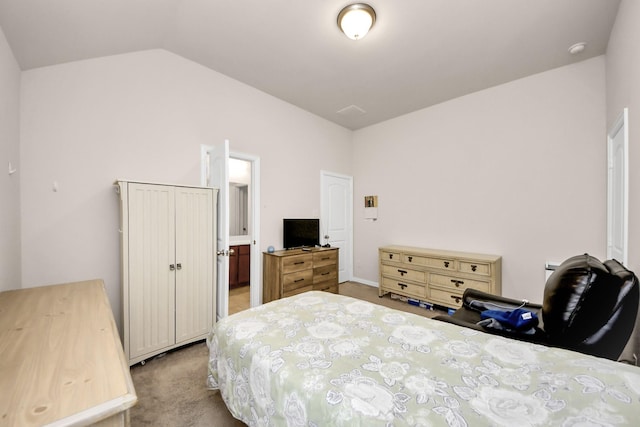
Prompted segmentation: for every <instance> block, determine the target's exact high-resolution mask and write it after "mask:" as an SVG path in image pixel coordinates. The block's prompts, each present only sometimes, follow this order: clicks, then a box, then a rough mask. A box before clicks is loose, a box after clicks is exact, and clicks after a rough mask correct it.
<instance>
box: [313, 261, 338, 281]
mask: <svg viewBox="0 0 640 427" xmlns="http://www.w3.org/2000/svg"><path fill="white" fill-rule="evenodd" d="M336 277H338V272H337V271H336V267H335V265H327V266H324V267H314V269H313V283H314V284H315V283H320V282H324V281H327V280H330V281H333V282H335V279H336Z"/></svg>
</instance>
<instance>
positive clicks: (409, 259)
mask: <svg viewBox="0 0 640 427" xmlns="http://www.w3.org/2000/svg"><path fill="white" fill-rule="evenodd" d="M402 261H403V262H405V263H408V264H411V265H420V266H424V267H430V268H441V269H443V270H455V269H456V261H455V259H452V258H439V257H427V256H418V255H412V254H404V255H403V257H402Z"/></svg>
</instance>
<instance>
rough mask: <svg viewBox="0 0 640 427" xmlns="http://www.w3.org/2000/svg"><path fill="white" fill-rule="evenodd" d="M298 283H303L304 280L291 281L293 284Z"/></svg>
mask: <svg viewBox="0 0 640 427" xmlns="http://www.w3.org/2000/svg"><path fill="white" fill-rule="evenodd" d="M298 282H304V279H296V280H294V281H293V283H298Z"/></svg>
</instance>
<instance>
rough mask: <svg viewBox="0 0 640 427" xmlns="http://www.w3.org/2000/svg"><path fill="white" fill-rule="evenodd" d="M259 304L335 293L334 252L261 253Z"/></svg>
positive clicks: (314, 250) (335, 252)
mask: <svg viewBox="0 0 640 427" xmlns="http://www.w3.org/2000/svg"><path fill="white" fill-rule="evenodd" d="M262 265H263V271H262V287H263V288H262V302H263V303H267V302H270V301H273V300H277V299H280V298H286V297H290V296H292V295H296V294H300V293H302V292H307V291H326V292H332V293H334V294H337V293H338V248H318V247H316V248H311V247H308V248H299V249H288V250H282V251H275V252H272V253H269V252H263V253H262Z"/></svg>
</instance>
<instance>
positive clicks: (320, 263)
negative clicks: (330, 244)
mask: <svg viewBox="0 0 640 427" xmlns="http://www.w3.org/2000/svg"><path fill="white" fill-rule="evenodd" d="M337 261H338V252H337V251H326V252H324V251H323V252H316V253H314V254H313V267H314V268H316V267H324V266H325V265H330V266H335V265H336V262H337Z"/></svg>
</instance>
